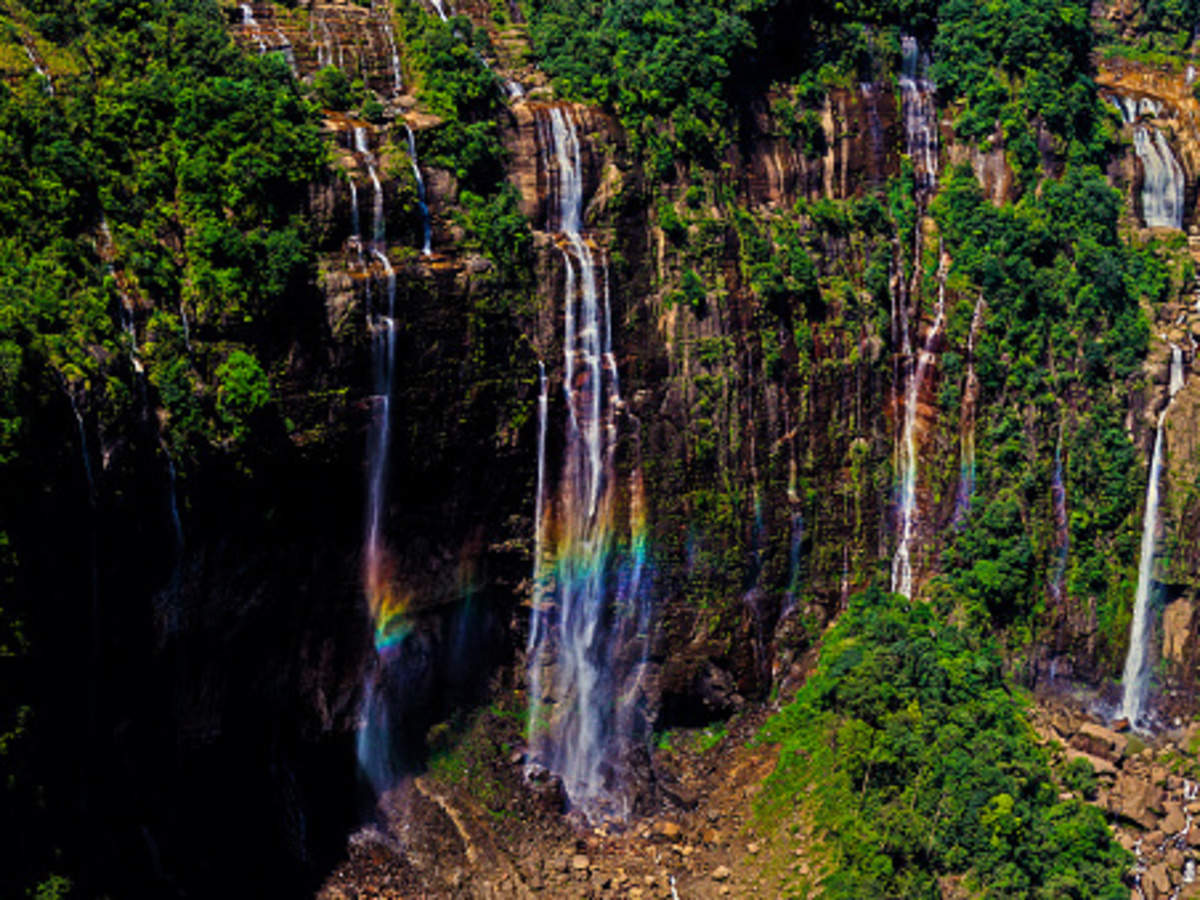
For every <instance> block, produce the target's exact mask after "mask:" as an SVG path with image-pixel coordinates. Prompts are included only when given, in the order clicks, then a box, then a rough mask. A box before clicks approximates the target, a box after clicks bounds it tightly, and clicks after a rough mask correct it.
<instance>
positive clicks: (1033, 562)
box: [932, 166, 1170, 658]
mask: <svg viewBox="0 0 1200 900" xmlns="http://www.w3.org/2000/svg"><path fill="white" fill-rule="evenodd" d="M1119 211H1120V197H1119V196H1118V194H1117V193H1116V191H1114V190H1113V189H1112V188H1111V187H1109V186H1108V184H1107V183H1106V181H1105V180H1104V178H1103V176H1102V174H1101V173H1100V172H1099V170H1097V169H1095V168H1093V167H1089V166H1070V167H1069V168H1068V169H1067V171H1066V173H1065V174H1064V176H1063V177H1062V179H1060V180H1058V181H1048V182H1046V183H1045V184H1044V186H1043V189H1042V191H1041V192H1040V194H1038V195H1033V194H1026V195H1025V196H1024V197H1022V198H1021V200H1020V201H1018V202H1017V203H1015V204H1010V205H1005V206H1002V207H999V208H997V207H996V206H994V205H993V204H991V203H990V202H988V201H987V200H986V199H985V198H984V197H983V196H982V194H981V192H980V190H979V187H978V184H977V182H976V180H975V177H974V175H973V173H971V172H970V170H969V169H967V168H960V169H957V170H955V171H952V172H950V173H948V174H947V176H946V177H945V178H944V181H943V186H942V190H941V191H940V193H939V195H938V197H937V198H936V199H935V201H934V202H933V204H932V212H933V214H934V216H935V218H936V219H937V222H938V225H939V227H940V228H941V231H942V234H943V236H944V239H945V244H946V249H947V250H948V252H949V253H950V256H951V258H952V259H953V268H952V272H953V273H954V274H955V275H956V276H966V278H967V279H968V281H969V282H970V283H971V284H973V285H975V286H977V287H978V289H979V290H980V291H981V292H982V294H983V296H984V298H985V299H986V302H987V310H988V317H987V323H986V327H985V328H984V329H983V330H982V332H981V334H980V336H979V340H978V342H977V345H976V347H975V368H976V372H977V374H978V377H979V381H980V386H981V396H980V403H979V409H980V410H981V411H983V412H982V415H981V417H980V422H979V430H980V434H981V435H986V438H985V439H981V440H980V441H979V442H978V447H979V458H978V468H979V476H980V481H979V487H980V491H981V493H982V494H984V495H985V496H986V499H983V500H981V501H980V502H977V503H976V504H975V506H974V508H973V509H972V512H971V515H970V516H969V517H968V520H967V522H966V525H965V527H964V529H963V530H962V531H961V532H960V533H959V534H958V535H957V536H956V537H955V538H954V540H953V541H952V543H951V546H950V548H949V549H948V550H947V552H946V554H945V556H944V565H945V571H946V573H947V577H948V579H949V580H950V582H951V583H952V584H953V585H954V587H955V588H956V590H957V591H958V593H959V595H960V596H961V597H962V598H963V599H964V600H965V601H966V602H967V603H968V605H969V606H971V607H972V608H973V609H974V610H975V611H976V612H977V613H978V614H980V615H986V616H987V617H989V618H992V619H994V620H995V621H997V622H998V623H1000V624H1003V625H1011V624H1014V623H1018V622H1020V623H1023V624H1024V625H1025V626H1030V625H1032V624H1034V621H1035V618H1036V613H1037V611H1038V609H1039V608H1040V605H1041V604H1040V599H1039V598H1040V596H1041V593H1042V592H1043V591H1044V585H1043V583H1042V581H1041V578H1040V577H1039V576H1038V575H1037V573H1040V572H1044V571H1046V565H1045V564H1044V563H1041V562H1039V561H1038V559H1037V551H1036V550H1035V548H1036V547H1037V546H1038V545H1039V544H1041V545H1042V546H1046V545H1047V544H1048V541H1047V540H1046V539H1041V540H1039V539H1038V538H1037V536H1036V535H1037V528H1038V526H1037V523H1036V521H1035V516H1036V515H1037V512H1036V508H1037V506H1038V505H1039V504H1040V503H1041V498H1044V497H1046V496H1048V495H1049V475H1050V472H1049V469H1048V468H1047V467H1046V466H1045V465H1044V464H1043V463H1041V462H1039V460H1042V461H1044V460H1046V459H1048V458H1049V457H1050V456H1051V455H1052V451H1051V450H1050V445H1049V443H1048V439H1047V438H1048V436H1049V435H1057V434H1058V433H1059V432H1060V431H1064V430H1065V432H1066V434H1067V443H1066V451H1067V452H1066V457H1065V460H1066V463H1065V465H1066V473H1067V478H1066V489H1067V494H1068V496H1069V497H1070V498H1071V500H1072V502H1071V516H1070V542H1071V548H1072V552H1071V569H1070V571H1069V572H1068V589H1069V592H1070V593H1071V594H1073V595H1075V596H1081V597H1082V596H1089V595H1090V596H1091V597H1093V598H1095V600H1096V602H1097V606H1098V607H1099V609H1100V613H1101V622H1102V630H1103V632H1104V633H1105V634H1106V635H1107V636H1108V637H1109V638H1110V639H1111V640H1113V641H1120V640H1122V638H1121V637H1120V636H1119V635H1118V634H1117V632H1119V630H1120V629H1119V627H1117V624H1116V623H1117V622H1118V621H1119V618H1120V616H1121V615H1122V612H1121V610H1122V608H1123V605H1124V604H1127V603H1128V598H1127V597H1123V595H1122V592H1121V589H1120V584H1121V581H1122V579H1123V577H1124V576H1123V572H1124V569H1125V567H1127V566H1128V565H1129V564H1130V563H1129V560H1130V559H1131V558H1132V555H1133V548H1132V547H1129V540H1130V536H1131V533H1132V528H1133V527H1134V526H1135V524H1136V523H1135V517H1134V512H1135V507H1136V505H1137V502H1138V497H1139V486H1138V479H1137V478H1136V477H1135V478H1130V472H1131V471H1136V470H1137V468H1138V465H1137V456H1136V454H1135V453H1134V449H1133V445H1132V443H1131V442H1130V439H1129V437H1128V435H1127V434H1126V432H1125V429H1124V425H1123V421H1124V416H1125V407H1124V403H1123V400H1122V397H1123V395H1124V389H1123V388H1127V387H1130V386H1133V385H1134V384H1136V382H1137V379H1138V378H1139V377H1140V372H1141V360H1142V359H1143V358H1144V356H1145V352H1146V347H1147V343H1148V339H1149V328H1148V326H1147V323H1146V321H1145V317H1144V315H1143V313H1142V310H1141V303H1142V302H1143V300H1144V301H1147V302H1150V303H1157V302H1159V301H1161V300H1162V299H1164V297H1165V294H1166V290H1167V287H1168V285H1169V281H1170V279H1169V272H1168V270H1167V267H1166V266H1165V265H1164V263H1163V262H1162V260H1161V259H1159V258H1158V256H1157V255H1156V253H1155V252H1154V250H1153V248H1146V249H1140V250H1139V249H1133V248H1129V247H1127V246H1124V245H1123V244H1122V243H1121V241H1120V239H1119V237H1118V234H1117V218H1118V214H1119ZM1068 386H1069V387H1070V388H1071V389H1072V390H1074V391H1075V392H1076V396H1077V397H1078V398H1080V399H1083V398H1086V401H1087V409H1088V414H1087V415H1086V416H1079V417H1076V418H1074V419H1073V420H1072V422H1071V425H1070V427H1069V428H1066V429H1063V427H1062V426H1061V424H1060V423H1058V422H1057V421H1056V420H1057V419H1058V417H1059V416H1060V415H1061V412H1060V408H1059V403H1058V402H1057V400H1056V395H1058V394H1060V393H1061V392H1062V391H1063V390H1064V389H1066V388H1067V387H1068ZM1043 435H1044V436H1047V438H1042V437H1041V436H1043ZM1039 440H1046V442H1045V443H1041V444H1039ZM1046 527H1048V526H1046ZM1126 549H1128V550H1129V551H1130V552H1129V553H1127V552H1125V551H1126ZM1043 552H1044V551H1043ZM1115 651H1116V647H1111V648H1110V649H1109V650H1108V651H1107V652H1108V653H1109V655H1110V657H1114V658H1115V656H1116V652H1115Z"/></svg>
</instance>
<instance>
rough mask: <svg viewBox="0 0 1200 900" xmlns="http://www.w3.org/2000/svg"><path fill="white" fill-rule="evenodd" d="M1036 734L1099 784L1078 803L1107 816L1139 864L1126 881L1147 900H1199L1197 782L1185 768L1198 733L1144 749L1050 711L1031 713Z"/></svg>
mask: <svg viewBox="0 0 1200 900" xmlns="http://www.w3.org/2000/svg"><path fill="white" fill-rule="evenodd" d="M1033 723H1034V728H1035V730H1036V731H1037V732H1038V734H1039V735H1040V736H1041V737H1042V739H1043V741H1044V742H1045V743H1046V744H1047V745H1048V747H1049V748H1050V749H1051V750H1052V751H1053V752H1054V753H1056V754H1058V755H1059V758H1060V760H1061V761H1062V762H1064V763H1065V762H1068V761H1074V760H1077V759H1082V760H1084V761H1085V762H1086V763H1087V764H1088V766H1090V767H1091V769H1092V771H1093V772H1094V774H1095V775H1096V776H1097V789H1096V792H1095V794H1092V795H1089V794H1086V793H1085V795H1084V797H1083V799H1085V800H1088V801H1090V802H1093V803H1095V804H1096V805H1097V806H1099V807H1100V808H1101V809H1103V810H1105V811H1106V812H1108V813H1109V814H1110V815H1111V817H1112V819H1111V821H1112V828H1113V830H1114V832H1115V837H1116V839H1117V840H1118V842H1119V843H1120V844H1121V845H1122V846H1124V847H1125V848H1126V849H1128V850H1131V851H1132V852H1133V853H1134V854H1135V856H1136V857H1137V866H1136V868H1135V870H1134V871H1133V872H1131V873H1130V879H1131V881H1132V882H1133V883H1134V884H1135V885H1137V887H1138V888H1139V889H1140V891H1141V895H1142V896H1144V897H1147V898H1150V897H1153V898H1161V900H1166V898H1168V897H1190V896H1196V895H1198V894H1200V883H1198V882H1197V881H1196V866H1197V864H1198V863H1200V821H1194V817H1195V816H1197V815H1200V788H1198V785H1200V782H1198V781H1197V776H1198V775H1200V772H1197V771H1196V770H1195V768H1194V766H1192V765H1191V764H1190V763H1188V762H1186V761H1187V760H1188V759H1190V758H1191V748H1192V747H1194V746H1195V744H1196V741H1197V739H1198V737H1200V725H1196V724H1193V725H1191V726H1189V727H1188V728H1187V729H1186V730H1176V731H1173V732H1171V733H1170V734H1169V735H1165V736H1160V737H1158V738H1156V739H1155V740H1154V742H1153V743H1152V745H1151V746H1146V744H1144V743H1143V742H1142V740H1141V739H1140V738H1139V737H1137V736H1131V735H1129V734H1126V733H1119V732H1116V731H1113V730H1111V729H1109V728H1106V727H1104V726H1102V725H1100V724H1099V723H1097V722H1095V721H1093V720H1091V719H1090V718H1089V717H1088V716H1087V715H1086V714H1084V713H1081V712H1080V711H1078V710H1077V709H1074V708H1069V707H1066V706H1063V705H1061V704H1058V703H1051V704H1048V705H1043V706H1041V707H1039V708H1036V709H1035V710H1034V711H1033Z"/></svg>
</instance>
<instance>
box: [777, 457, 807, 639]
mask: <svg viewBox="0 0 1200 900" xmlns="http://www.w3.org/2000/svg"><path fill="white" fill-rule="evenodd" d="M787 498H788V508H789V509H790V510H791V515H790V519H791V529H790V532H791V533H790V540H789V543H788V587H787V591H786V593H785V594H784V600H783V608H782V609H781V610H780V612H779V618H780V619H782V618H784V617H785V616H787V615H790V614H791V613H792V611H793V610H795V608H796V600H797V597H798V596H799V592H800V567H801V559H800V550H801V547H802V546H803V542H804V513H803V512H802V511H801V503H800V494H799V492H798V491H797V490H796V459H795V457H792V458H790V459H789V460H788V487H787Z"/></svg>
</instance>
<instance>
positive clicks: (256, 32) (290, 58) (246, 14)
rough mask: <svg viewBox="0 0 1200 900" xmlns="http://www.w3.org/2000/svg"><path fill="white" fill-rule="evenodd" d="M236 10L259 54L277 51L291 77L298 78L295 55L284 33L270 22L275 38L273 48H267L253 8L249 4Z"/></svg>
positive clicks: (242, 5)
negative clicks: (281, 55)
mask: <svg viewBox="0 0 1200 900" xmlns="http://www.w3.org/2000/svg"><path fill="white" fill-rule="evenodd" d="M238 8H239V9H240V10H241V11H242V24H243V25H244V26H245V27H246V31H248V32H249V33H250V35H251V37H253V38H254V43H255V44H257V45H258V52H259V54H260V55H261V54H263V53H266V52H267V51H268V50H278V51H279V52H280V53H282V54H283V58H284V59H285V60H287V64H288V68H289V69H291V70H292V76H293V77H298V73H297V71H296V54H295V51H293V50H292V43H291V41H289V40H288V39H287V37H285V36H284V33H283V32H282V31H280V30H279V26H277V25H276V24H275V23H274V20H272V22H271V30H272V31H273V32H274V33H275V37H276V38H277V40H276V42H275V46H273V47H272V46H269V45H268V44H267V42H266V40H265V39H264V38H263V27H262V25H261V24H260V23H259V21H258V19H256V18H255V17H254V7H252V6H251V5H250V4H249V3H242V4H239V6H238Z"/></svg>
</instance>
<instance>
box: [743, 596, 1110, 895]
mask: <svg viewBox="0 0 1200 900" xmlns="http://www.w3.org/2000/svg"><path fill="white" fill-rule="evenodd" d="M762 739H764V740H767V741H771V742H778V743H779V744H780V745H781V746H780V756H779V763H778V765H777V767H776V770H775V772H774V774H772V775H771V776H770V778H769V779H768V781H767V785H766V788H765V789H764V792H763V795H762V797H761V799H760V801H759V807H758V814H759V816H760V817H761V818H762V819H763V820H764V821H765V822H766V823H768V824H769V825H771V826H772V827H779V826H780V825H782V824H784V823H786V822H787V821H788V820H789V817H790V816H792V815H795V814H797V813H798V814H799V815H800V816H802V817H803V818H804V820H806V821H808V822H811V823H812V827H813V831H814V836H815V839H816V841H817V849H818V852H819V853H820V854H822V855H823V860H822V861H823V866H824V869H823V871H824V872H825V873H826V874H825V877H824V879H823V881H822V882H821V887H822V894H821V896H823V897H825V898H828V900H837V898H847V900H851V898H854V900H857V898H861V897H938V896H941V891H940V887H939V885H940V880H941V879H944V878H947V877H961V878H963V879H964V880H965V884H966V885H967V886H968V889H969V895H970V896H980V897H1026V898H1045V900H1051V898H1054V900H1063V898H1078V900H1084V898H1095V900H1118V898H1120V900H1124V898H1125V897H1127V896H1128V893H1129V889H1128V888H1127V887H1125V886H1124V885H1123V884H1122V883H1121V876H1122V874H1123V872H1124V870H1125V868H1126V867H1127V866H1128V865H1130V864H1131V863H1132V857H1131V856H1130V854H1129V853H1127V852H1126V851H1124V850H1122V849H1121V848H1120V847H1119V846H1118V845H1117V844H1116V843H1115V842H1114V841H1113V840H1112V838H1111V836H1110V834H1109V831H1108V826H1107V825H1106V824H1105V821H1104V817H1103V815H1102V814H1101V813H1100V811H1099V810H1097V809H1095V808H1094V807H1090V806H1087V805H1086V804H1084V803H1083V802H1082V801H1081V800H1079V799H1070V800H1059V799H1058V794H1059V786H1058V785H1057V784H1056V783H1055V781H1054V779H1053V778H1052V775H1051V771H1050V768H1049V766H1048V764H1047V761H1046V757H1045V753H1044V752H1043V751H1042V750H1041V749H1040V748H1039V747H1038V746H1037V745H1036V743H1035V740H1034V736H1033V734H1032V731H1031V729H1030V727H1029V725H1028V723H1027V721H1026V719H1025V714H1024V701H1023V700H1022V699H1021V698H1020V697H1019V696H1015V695H1014V694H1013V693H1012V692H1011V690H1010V689H1009V688H1008V687H1007V685H1006V683H1005V679H1004V677H1003V673H1002V669H1001V664H1000V658H999V656H998V654H997V653H996V651H995V649H994V648H992V647H990V646H989V645H988V644H986V643H980V642H979V641H978V640H977V639H975V638H973V637H972V636H971V635H970V634H969V633H967V632H963V631H960V630H959V629H957V628H955V627H952V626H948V625H946V624H945V623H944V622H942V621H940V620H939V618H938V617H937V616H936V615H935V614H934V612H933V610H932V609H931V608H930V607H929V606H927V605H924V604H920V603H917V604H913V605H910V604H909V603H908V602H907V601H905V600H904V599H903V598H901V597H898V596H896V595H886V594H883V593H881V592H878V591H871V592H868V593H867V594H865V595H862V596H859V597H857V598H855V599H853V600H852V601H851V604H850V607H849V608H848V609H847V611H846V612H845V613H843V615H842V618H841V619H840V620H839V622H838V624H837V625H836V626H835V627H834V628H833V629H832V630H831V631H830V632H828V633H827V634H826V636H825V641H824V644H823V647H822V651H821V658H820V662H819V663H818V666H817V670H816V672H815V673H814V674H813V675H812V676H810V678H809V680H808V682H807V683H806V684H805V686H804V687H803V688H802V689H801V691H800V693H799V695H798V696H797V697H796V699H795V701H794V702H792V703H791V704H789V705H788V706H786V707H785V708H784V709H783V710H782V711H781V712H780V713H779V714H778V715H776V716H775V717H774V718H773V719H771V720H770V721H769V722H768V723H767V725H766V726H765V727H764V729H763V733H762ZM1067 784H1068V785H1069V786H1070V787H1071V789H1072V790H1079V791H1087V790H1088V789H1089V784H1090V782H1089V781H1088V780H1087V778H1086V776H1085V775H1084V773H1082V772H1079V771H1076V770H1074V769H1072V770H1071V771H1070V772H1069V773H1068V777H1067Z"/></svg>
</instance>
